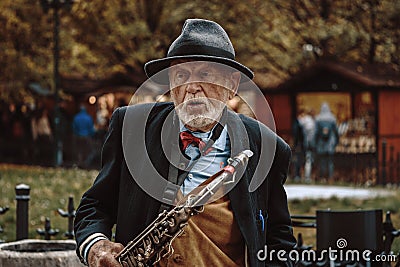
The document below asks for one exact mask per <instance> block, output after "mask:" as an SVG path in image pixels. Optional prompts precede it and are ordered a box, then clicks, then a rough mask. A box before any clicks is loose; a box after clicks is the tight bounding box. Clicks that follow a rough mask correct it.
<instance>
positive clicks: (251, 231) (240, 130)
mask: <svg viewBox="0 0 400 267" xmlns="http://www.w3.org/2000/svg"><path fill="white" fill-rule="evenodd" d="M227 125H228V133H229V138H230V139H231V146H232V147H231V156H235V155H237V154H238V153H239V152H241V151H243V150H245V149H249V148H250V144H249V143H250V142H249V137H248V133H247V131H246V128H245V126H244V124H243V121H242V120H241V119H240V118H239V116H238V115H237V114H236V113H233V112H230V111H229V112H228V118H227ZM253 152H254V151H253ZM251 173H254V170H253V171H252V170H249V168H246V170H245V171H244V173H243V176H242V177H241V179H240V181H239V182H238V184H237V185H236V186H235V187H234V188H233V189H232V190H231V191H230V192H229V194H228V196H229V199H230V201H231V207H232V210H233V213H234V216H235V219H236V222H237V224H238V226H239V229H240V231H241V233H242V235H243V238H244V240H245V242H246V245H247V247H248V249H249V252H250V254H253V253H254V252H255V251H256V250H258V249H261V248H262V246H263V244H261V242H262V239H260V235H259V234H258V229H257V222H256V214H257V201H256V199H255V198H254V194H250V192H249V189H248V188H249V184H250V179H251ZM251 257H253V256H251Z"/></svg>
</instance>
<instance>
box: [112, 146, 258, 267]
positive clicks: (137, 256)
mask: <svg viewBox="0 0 400 267" xmlns="http://www.w3.org/2000/svg"><path fill="white" fill-rule="evenodd" d="M252 155H253V152H251V151H250V150H244V151H242V152H241V153H239V154H238V155H237V156H235V157H234V158H231V159H229V160H228V165H227V166H225V167H224V168H223V169H222V170H221V171H219V172H217V173H216V174H214V175H213V176H211V177H210V178H208V179H207V180H206V182H205V183H203V184H201V185H200V186H198V187H197V188H195V189H194V190H193V191H191V192H190V193H188V194H187V195H186V196H185V197H184V198H183V199H182V200H181V201H179V202H178V204H177V205H176V206H175V207H174V208H173V209H171V210H169V211H167V210H164V211H163V212H161V213H160V214H159V215H158V217H157V218H156V219H155V220H154V221H153V222H152V223H151V224H150V225H149V226H147V227H146V229H144V230H143V232H142V233H141V234H139V235H138V236H137V237H136V238H135V239H134V240H132V241H130V242H129V243H128V244H127V245H126V247H125V248H124V249H123V250H122V251H121V252H119V253H118V255H117V256H116V257H115V258H116V260H117V261H118V262H119V263H120V264H121V266H123V267H147V266H152V265H154V264H156V263H157V262H159V261H160V260H161V258H163V257H166V256H169V255H172V254H173V252H174V249H173V247H172V242H173V241H174V239H175V238H176V237H177V236H179V235H180V234H182V233H183V230H184V227H185V226H186V225H187V224H188V221H189V219H190V218H191V217H192V216H194V215H196V214H199V213H201V212H202V211H203V210H204V204H205V203H206V202H207V200H209V199H210V198H211V197H215V196H217V191H218V190H219V189H220V188H221V187H222V186H223V185H226V184H228V183H233V182H235V176H236V172H237V167H238V166H243V167H246V165H247V162H248V159H249V158H250V157H251V156H252Z"/></svg>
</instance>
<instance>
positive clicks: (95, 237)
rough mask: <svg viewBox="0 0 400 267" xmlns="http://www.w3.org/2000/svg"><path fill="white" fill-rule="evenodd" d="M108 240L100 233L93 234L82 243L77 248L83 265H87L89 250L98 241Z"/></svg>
mask: <svg viewBox="0 0 400 267" xmlns="http://www.w3.org/2000/svg"><path fill="white" fill-rule="evenodd" d="M105 239H106V240H108V238H107V236H105V235H104V234H102V233H94V234H92V235H90V236H88V237H87V238H86V240H85V241H84V242H83V243H82V245H81V246H80V247H79V254H80V255H81V257H82V258H83V260H84V263H85V264H86V265H87V264H88V262H87V260H88V259H87V257H88V254H89V249H90V248H91V247H92V246H93V245H94V244H95V243H96V242H98V241H100V240H105Z"/></svg>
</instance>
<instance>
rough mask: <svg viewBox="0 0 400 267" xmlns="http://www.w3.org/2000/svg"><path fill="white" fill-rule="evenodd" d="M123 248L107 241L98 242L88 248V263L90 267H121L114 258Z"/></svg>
mask: <svg viewBox="0 0 400 267" xmlns="http://www.w3.org/2000/svg"><path fill="white" fill-rule="evenodd" d="M123 248H124V246H123V245H122V244H120V243H114V242H111V241H109V240H100V241H98V242H96V243H94V245H93V246H92V247H91V248H90V250H89V255H88V263H89V266H90V267H121V265H120V264H119V262H118V261H116V260H115V256H116V255H117V254H118V252H120V251H121V250H122V249H123Z"/></svg>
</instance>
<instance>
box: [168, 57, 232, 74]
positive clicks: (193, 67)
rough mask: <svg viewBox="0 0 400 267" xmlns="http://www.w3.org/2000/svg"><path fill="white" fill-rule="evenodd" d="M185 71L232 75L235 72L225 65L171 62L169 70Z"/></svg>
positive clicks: (200, 62)
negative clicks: (216, 72)
mask: <svg viewBox="0 0 400 267" xmlns="http://www.w3.org/2000/svg"><path fill="white" fill-rule="evenodd" d="M176 69H186V70H189V71H196V70H204V69H207V70H216V71H219V72H221V73H233V72H236V71H237V70H236V69H234V68H232V67H229V66H227V65H225V64H221V63H218V62H213V61H198V60H194V59H192V60H191V59H177V60H173V61H172V62H171V66H170V70H176Z"/></svg>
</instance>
